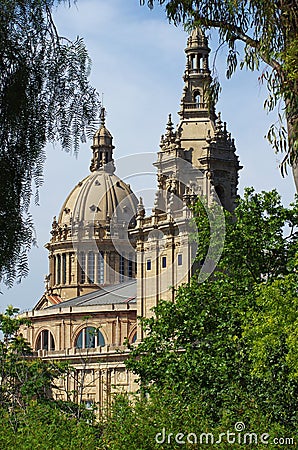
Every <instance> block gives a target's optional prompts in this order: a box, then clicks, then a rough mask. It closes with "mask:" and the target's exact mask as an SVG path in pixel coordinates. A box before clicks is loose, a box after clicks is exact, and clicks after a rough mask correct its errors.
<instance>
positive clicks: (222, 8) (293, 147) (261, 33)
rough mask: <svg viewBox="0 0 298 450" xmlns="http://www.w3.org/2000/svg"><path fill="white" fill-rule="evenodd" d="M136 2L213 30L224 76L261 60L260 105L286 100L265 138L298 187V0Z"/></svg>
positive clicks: (253, 66) (257, 64) (253, 67)
mask: <svg viewBox="0 0 298 450" xmlns="http://www.w3.org/2000/svg"><path fill="white" fill-rule="evenodd" d="M140 3H141V4H145V3H147V4H148V6H149V7H150V8H152V7H153V5H154V4H155V3H159V4H160V5H164V6H165V9H166V14H167V17H168V18H169V19H170V20H171V21H173V22H174V24H176V25H177V24H180V23H184V24H186V25H188V26H191V27H194V26H201V27H202V28H203V29H210V28H216V29H218V30H219V39H220V43H221V44H222V43H227V46H228V53H227V72H226V74H227V77H228V78H229V77H230V76H231V75H232V74H233V72H234V71H235V70H236V68H237V66H238V63H239V59H241V60H240V67H241V68H243V67H246V68H248V69H250V70H258V69H259V68H260V62H264V63H265V65H266V67H265V69H264V70H263V71H262V73H261V75H260V80H261V81H265V82H266V83H267V87H268V91H269V95H268V98H267V100H266V101H265V106H266V108H267V109H268V110H269V111H271V110H273V109H274V108H275V107H276V106H277V105H278V104H279V101H280V100H281V99H282V100H283V102H284V104H285V117H284V115H283V114H280V113H279V115H278V117H279V119H278V123H277V124H273V125H272V126H271V127H270V129H269V132H268V135H267V137H268V139H269V141H270V143H271V144H272V145H273V148H274V149H275V150H276V151H284V152H285V157H284V160H283V163H282V172H283V171H284V169H286V165H285V164H286V163H289V164H290V165H292V167H293V173H294V178H295V183H296V189H297V190H298V164H297V159H298V158H297V155H298V71H297V67H298V34H297V30H298V14H297V8H298V4H297V0H257V1H251V0H140ZM239 42H241V43H243V45H242V44H240V45H239ZM242 50H243V51H242ZM241 55H242V56H241ZM285 123H286V124H287V130H286V126H285V125H284V124H285Z"/></svg>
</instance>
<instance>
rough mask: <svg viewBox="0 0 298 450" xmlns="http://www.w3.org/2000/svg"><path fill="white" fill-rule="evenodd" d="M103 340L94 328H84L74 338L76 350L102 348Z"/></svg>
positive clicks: (101, 335)
mask: <svg viewBox="0 0 298 450" xmlns="http://www.w3.org/2000/svg"><path fill="white" fill-rule="evenodd" d="M104 346H105V339H104V337H103V334H102V333H101V332H100V331H99V330H98V328H94V327H86V328H84V329H83V330H82V331H81V332H80V333H79V335H78V336H77V338H76V343H75V347H76V348H96V347H104Z"/></svg>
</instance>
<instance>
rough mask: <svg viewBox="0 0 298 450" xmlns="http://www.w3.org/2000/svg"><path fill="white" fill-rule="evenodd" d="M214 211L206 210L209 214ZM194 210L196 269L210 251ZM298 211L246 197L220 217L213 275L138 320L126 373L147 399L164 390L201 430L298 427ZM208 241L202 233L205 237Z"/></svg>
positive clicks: (270, 199)
mask: <svg viewBox="0 0 298 450" xmlns="http://www.w3.org/2000/svg"><path fill="white" fill-rule="evenodd" d="M214 208H215V209H216V208H217V206H216V205H214V207H213V209H214ZM204 211H205V210H204V208H203V207H202V206H201V205H200V204H198V205H197V207H196V211H195V212H196V217H197V219H196V221H197V225H198V242H200V246H199V247H200V248H201V250H200V251H199V254H198V258H199V261H201V260H202V258H204V254H206V251H207V249H208V245H209V238H210V236H208V233H207V234H206V231H205V230H206V220H208V219H207V214H206V212H205V213H204ZM297 226H298V204H297V202H296V203H295V204H293V205H292V206H291V207H289V208H285V207H283V206H282V204H281V202H280V198H279V196H278V194H277V193H276V192H275V191H273V192H270V193H265V192H263V193H261V194H257V193H255V192H254V191H253V190H252V189H249V190H247V191H246V194H245V196H244V198H243V199H241V200H240V201H239V204H238V206H237V208H236V210H235V215H234V216H230V215H229V214H228V213H227V233H226V241H225V247H224V251H223V254H222V258H221V260H220V262H219V264H218V266H217V269H216V272H215V273H214V274H213V275H212V276H211V277H209V278H208V279H207V280H206V281H205V282H203V283H200V284H198V282H197V276H195V277H194V278H193V280H192V282H191V283H190V284H186V285H182V286H181V287H179V288H178V290H177V293H176V298H175V303H172V302H160V303H159V304H158V306H157V307H156V308H155V309H154V313H155V315H154V316H153V317H151V318H145V319H141V323H142V326H143V327H144V329H145V332H146V337H145V338H144V340H143V342H141V343H140V344H139V345H137V346H135V347H134V348H133V350H132V352H131V355H130V357H129V359H128V362H127V367H128V368H129V369H131V370H132V371H133V372H134V373H135V374H137V375H138V377H139V380H140V386H141V389H142V390H143V391H145V392H150V393H151V392H157V393H160V395H162V393H163V392H164V391H167V390H171V391H172V392H173V393H174V395H177V396H178V397H179V396H180V397H181V399H180V401H181V404H183V405H184V404H185V405H187V404H188V403H189V404H194V405H196V404H197V406H198V402H199V408H200V410H201V414H202V415H203V417H205V419H206V420H207V421H208V423H209V424H214V425H216V426H217V425H219V424H222V423H223V420H226V419H227V418H228V417H229V418H230V419H232V418H234V419H237V417H238V420H239V418H243V419H245V420H244V422H245V423H247V424H248V423H249V422H250V420H254V419H255V418H256V417H257V416H258V415H259V416H261V417H263V418H265V417H267V419H266V420H268V421H269V422H268V423H271V424H273V423H277V424H280V425H282V426H288V427H289V428H294V427H295V421H296V420H297V411H296V398H297V395H298V384H297V370H298V366H297V333H296V326H297V316H296V311H297V299H298V297H297V295H298V293H297V238H298V235H297ZM209 234H210V233H209Z"/></svg>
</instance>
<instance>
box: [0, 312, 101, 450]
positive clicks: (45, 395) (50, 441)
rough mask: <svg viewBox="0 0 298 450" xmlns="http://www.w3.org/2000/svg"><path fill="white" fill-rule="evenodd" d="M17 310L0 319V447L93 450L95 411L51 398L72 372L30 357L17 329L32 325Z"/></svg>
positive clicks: (66, 364) (29, 349)
mask: <svg viewBox="0 0 298 450" xmlns="http://www.w3.org/2000/svg"><path fill="white" fill-rule="evenodd" d="M18 311H19V310H18V309H17V308H14V307H13V306H9V307H8V308H7V309H6V311H5V312H4V313H3V314H0V331H1V332H2V335H3V337H2V339H0V418H1V431H0V446H1V448H3V449H4V448H5V449H10V448H11V449H12V448H18V447H19V448H22V449H30V448H44V449H48V448H53V449H54V448H70V449H76V448H84V449H92V450H93V449H95V448H97V441H98V434H99V429H98V427H97V425H96V424H95V423H93V422H94V415H93V411H87V410H86V409H85V407H84V405H76V404H73V403H71V402H63V401H55V400H54V399H53V393H52V389H53V388H57V387H58V385H59V383H58V382H57V381H58V379H59V378H60V377H62V376H64V375H66V374H67V373H69V371H70V370H71V368H70V367H69V365H68V363H67V362H57V361H51V362H47V361H43V360H42V359H41V358H37V357H36V356H34V355H33V351H32V349H31V347H30V345H29V344H28V342H27V341H26V340H25V339H24V338H23V336H22V334H21V333H20V327H21V326H30V322H29V321H28V319H25V318H22V317H19V316H18V315H17V314H18ZM78 411H80V414H78Z"/></svg>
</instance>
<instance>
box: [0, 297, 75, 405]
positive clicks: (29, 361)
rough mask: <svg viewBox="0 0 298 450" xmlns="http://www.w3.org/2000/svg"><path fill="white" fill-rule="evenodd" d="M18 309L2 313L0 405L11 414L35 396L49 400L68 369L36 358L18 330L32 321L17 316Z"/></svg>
mask: <svg viewBox="0 0 298 450" xmlns="http://www.w3.org/2000/svg"><path fill="white" fill-rule="evenodd" d="M18 311H19V310H18V309H17V308H14V307H13V306H9V307H8V308H7V309H6V311H5V313H3V314H0V330H1V331H2V333H3V339H2V340H0V404H1V405H2V407H3V408H5V409H6V410H7V411H11V412H12V413H14V411H15V409H18V408H24V407H25V406H26V405H27V403H28V402H29V401H30V400H32V399H37V400H50V399H51V398H52V393H51V390H52V387H54V383H55V380H56V379H57V378H58V377H59V376H62V375H63V374H65V373H66V372H67V371H68V365H67V364H65V363H56V362H51V363H47V362H44V361H42V360H41V359H40V358H33V353H32V349H31V347H30V345H29V344H28V342H27V341H26V340H25V339H24V338H23V336H22V334H20V332H19V330H20V327H21V326H30V322H29V321H28V320H27V319H25V318H20V317H17V313H18Z"/></svg>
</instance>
